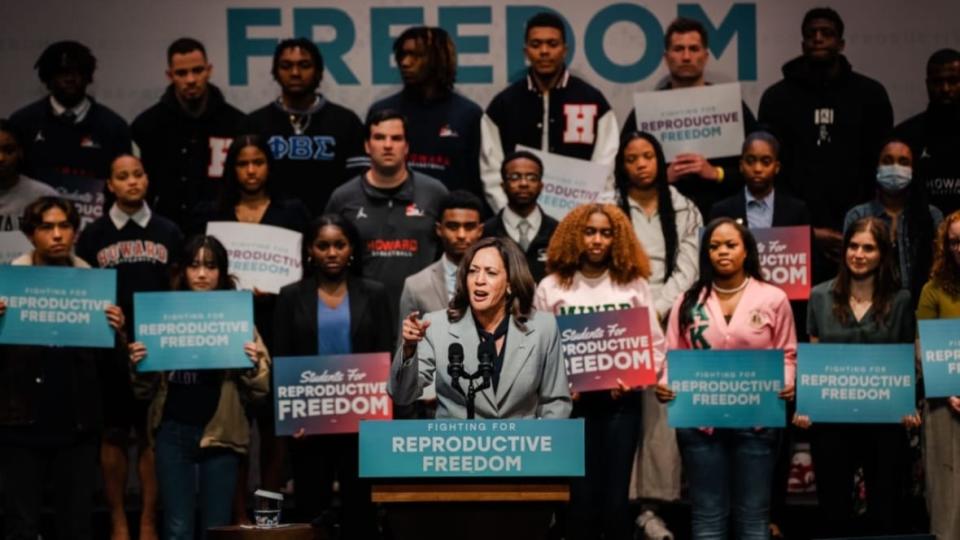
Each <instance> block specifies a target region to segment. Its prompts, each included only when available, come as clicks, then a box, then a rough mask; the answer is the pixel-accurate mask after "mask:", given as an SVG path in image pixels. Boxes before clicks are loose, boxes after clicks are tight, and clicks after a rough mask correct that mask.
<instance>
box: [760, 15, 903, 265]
mask: <svg viewBox="0 0 960 540" xmlns="http://www.w3.org/2000/svg"><path fill="white" fill-rule="evenodd" d="M801 32H802V35H803V41H802V46H803V56H800V57H799V58H795V59H793V60H791V61H789V62H787V63H786V64H784V66H783V80H782V81H780V82H778V83H776V84H774V85H773V86H771V87H770V88H768V89H767V90H766V91H765V92H764V93H763V97H762V98H761V99H760V112H759V121H760V123H761V124H763V125H768V126H770V128H771V129H772V130H773V133H774V135H776V136H777V138H778V139H779V140H780V143H781V145H782V148H783V153H782V155H781V161H782V162H783V172H782V174H781V175H780V178H779V184H780V185H781V187H784V188H786V189H787V190H789V191H790V192H791V193H793V194H794V195H795V196H797V197H799V198H800V199H801V200H803V201H804V202H805V203H806V204H807V207H808V208H809V209H810V211H811V213H812V216H811V218H812V220H811V224H812V225H813V227H814V230H813V231H814V239H815V240H816V243H817V247H816V249H815V250H814V252H815V254H820V255H822V256H818V257H814V268H813V272H814V281H815V282H816V281H823V280H826V279H829V278H830V277H833V276H834V275H835V274H836V264H837V262H838V261H839V260H840V246H841V243H842V241H843V237H842V235H841V233H840V231H841V229H842V225H843V218H844V216H845V215H846V213H847V210H849V209H850V208H851V207H853V206H854V205H855V204H858V203H861V202H864V201H866V200H868V199H869V198H870V197H872V194H873V191H874V185H875V178H874V177H875V173H876V169H877V167H876V165H877V153H878V151H879V147H880V142H881V140H882V139H883V137H885V136H886V135H887V134H888V133H889V132H890V130H891V128H892V127H893V108H892V107H891V106H890V98H889V97H888V96H887V91H886V90H885V89H884V88H883V85H881V84H880V83H879V82H877V81H875V80H873V79H871V78H869V77H866V76H864V75H861V74H859V73H856V72H854V71H853V68H851V67H850V63H849V62H848V61H847V59H846V58H845V57H844V56H843V55H842V54H841V53H842V52H843V47H844V41H843V20H842V19H840V15H839V14H837V12H836V11H834V10H832V9H830V8H816V9H812V10H810V11H808V12H807V14H806V15H805V16H804V18H803V24H802V25H801ZM828 194H829V196H827V195H828Z"/></svg>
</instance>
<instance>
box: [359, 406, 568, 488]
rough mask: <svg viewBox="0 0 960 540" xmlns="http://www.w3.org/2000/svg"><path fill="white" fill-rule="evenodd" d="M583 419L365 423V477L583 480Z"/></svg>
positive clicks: (362, 447)
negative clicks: (552, 478)
mask: <svg viewBox="0 0 960 540" xmlns="http://www.w3.org/2000/svg"><path fill="white" fill-rule="evenodd" d="M583 456H584V454H583V420H580V419H577V420H509V419H507V420H394V421H371V420H364V421H361V422H360V476H361V477H364V478H410V477H548V476H583V470H584V464H583V459H584V457H583Z"/></svg>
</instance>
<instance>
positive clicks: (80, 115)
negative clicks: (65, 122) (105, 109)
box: [50, 96, 90, 124]
mask: <svg viewBox="0 0 960 540" xmlns="http://www.w3.org/2000/svg"><path fill="white" fill-rule="evenodd" d="M50 107H51V108H53V115H54V116H57V117H60V116H63V115H64V114H66V113H68V112H69V113H71V114H73V116H74V120H73V123H74V124H79V123H80V122H82V121H83V119H84V118H86V117H87V113H88V112H90V99H89V98H86V97H85V98H83V99H82V100H81V101H80V103H78V104H77V105H75V106H73V107H70V108H67V107H66V106H65V105H63V104H62V103H60V102H59V101H57V98H55V97H53V96H50Z"/></svg>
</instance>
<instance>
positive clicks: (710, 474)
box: [677, 429, 779, 540]
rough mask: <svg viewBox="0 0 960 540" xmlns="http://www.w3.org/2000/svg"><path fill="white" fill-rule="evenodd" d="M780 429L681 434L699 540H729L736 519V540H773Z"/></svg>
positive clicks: (681, 447) (679, 431) (693, 521)
mask: <svg viewBox="0 0 960 540" xmlns="http://www.w3.org/2000/svg"><path fill="white" fill-rule="evenodd" d="M778 432H779V430H777V429H762V430H759V431H758V430H754V429H715V430H714V431H713V433H712V434H708V433H705V432H703V431H700V430H698V429H678V430H677V441H678V442H679V443H680V452H681V454H682V455H683V468H684V471H685V472H686V474H687V480H688V481H689V484H690V486H689V487H690V502H691V507H692V508H691V514H692V529H693V538H694V539H695V540H722V539H725V538H727V532H728V529H729V519H730V514H731V513H732V514H733V523H734V529H735V531H736V534H735V538H737V539H738V540H767V538H769V536H770V531H769V529H768V526H769V515H770V483H771V482H772V480H773V465H774V461H775V460H776V448H777V437H778Z"/></svg>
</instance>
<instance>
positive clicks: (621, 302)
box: [534, 204, 665, 539]
mask: <svg viewBox="0 0 960 540" xmlns="http://www.w3.org/2000/svg"><path fill="white" fill-rule="evenodd" d="M547 271H548V272H549V275H547V277H545V278H544V279H543V281H541V282H540V285H539V286H538V287H537V293H536V297H535V299H534V305H535V306H536V308H537V309H538V310H544V311H550V312H552V313H554V314H556V315H568V314H580V313H595V312H600V311H613V310H621V309H630V308H643V309H646V310H647V312H648V314H649V320H650V336H651V338H652V339H651V341H652V342H653V349H654V364H655V365H656V367H657V369H658V370H659V367H660V366H661V365H662V364H663V357H664V351H665V348H664V337H663V332H662V331H661V329H660V325H659V324H658V322H657V312H656V310H655V309H654V306H653V295H652V294H651V293H650V286H649V285H648V284H647V277H648V276H649V275H650V261H649V259H648V258H647V255H646V253H645V252H644V250H643V247H642V246H641V245H640V242H639V241H638V240H637V237H636V235H635V234H634V232H633V227H632V225H631V223H630V220H629V219H628V218H627V216H626V215H625V214H624V213H623V211H622V210H620V209H619V208H618V207H617V206H616V205H613V204H588V205H584V206H580V207H578V208H575V209H574V210H573V211H571V212H570V213H569V214H567V217H565V218H564V219H563V221H561V222H560V225H558V226H557V230H556V231H555V232H554V234H553V237H552V238H551V240H550V245H549V247H548V248H547ZM618 382H619V388H615V389H613V390H610V391H596V392H585V393H583V394H580V395H579V399H577V401H576V402H575V404H574V409H573V411H574V412H573V416H575V417H580V418H584V420H585V429H586V433H585V435H586V437H585V438H586V449H585V451H586V456H585V458H586V471H585V473H586V474H585V476H584V477H583V478H582V479H578V480H576V481H575V482H574V484H573V486H572V493H571V508H570V516H569V526H570V531H569V534H568V536H567V537H568V538H588V537H591V538H600V537H601V535H602V536H603V537H604V538H607V539H628V538H631V537H632V536H631V522H630V514H629V508H628V490H629V487H630V469H631V467H632V465H633V456H634V452H635V451H636V449H637V445H638V444H639V441H640V434H641V430H642V410H641V394H640V392H639V391H638V390H639V389H635V388H630V387H628V386H627V385H625V384H624V383H623V382H622V381H618Z"/></svg>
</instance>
